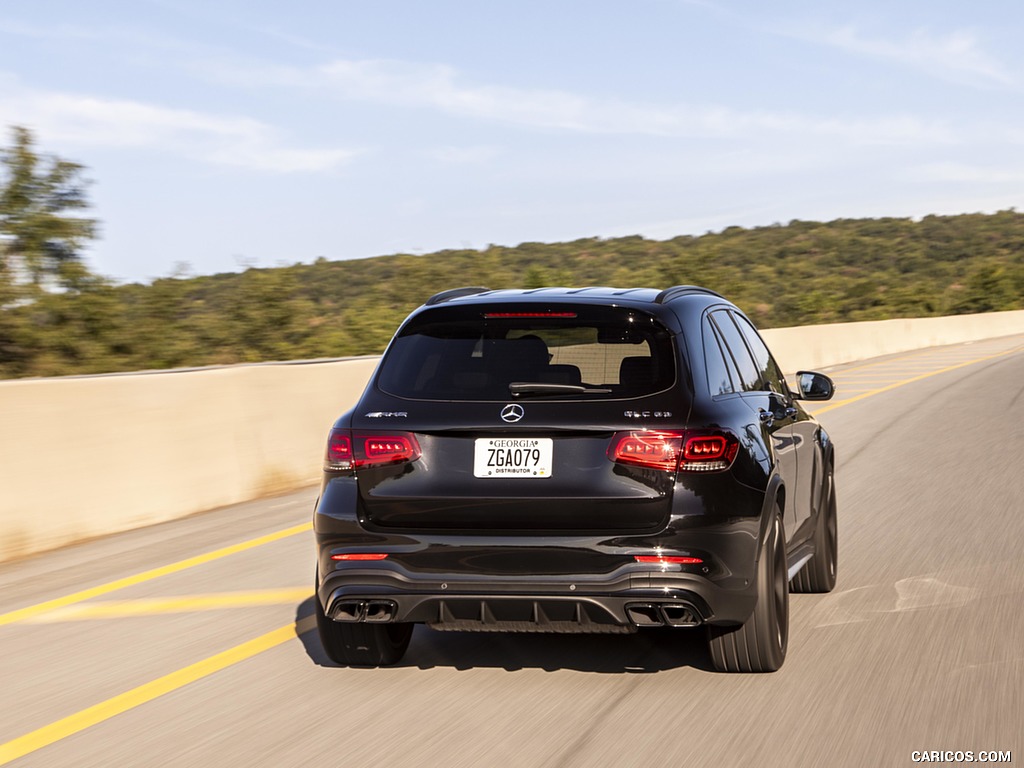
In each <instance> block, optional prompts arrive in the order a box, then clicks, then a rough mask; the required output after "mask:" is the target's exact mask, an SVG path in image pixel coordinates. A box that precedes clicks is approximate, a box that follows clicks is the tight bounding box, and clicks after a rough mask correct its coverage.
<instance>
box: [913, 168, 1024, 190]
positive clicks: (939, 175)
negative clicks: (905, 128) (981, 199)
mask: <svg viewBox="0 0 1024 768" xmlns="http://www.w3.org/2000/svg"><path fill="white" fill-rule="evenodd" d="M908 176H909V178H910V179H911V180H912V181H923V182H954V183H969V184H985V185H1000V184H1014V185H1020V184H1021V183H1024V168H1007V167H1006V166H1005V165H1004V166H1000V167H998V168H993V167H991V166H983V165H969V164H967V163H928V164H926V165H922V166H919V167H917V168H914V169H912V170H911V171H910V172H909V174H908Z"/></svg>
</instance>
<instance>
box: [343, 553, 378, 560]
mask: <svg viewBox="0 0 1024 768" xmlns="http://www.w3.org/2000/svg"><path fill="white" fill-rule="evenodd" d="M387 556H388V555H387V553H386V552H350V553H348V554H344V555H331V560H386V559H387Z"/></svg>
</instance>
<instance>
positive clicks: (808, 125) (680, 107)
mask: <svg viewBox="0 0 1024 768" xmlns="http://www.w3.org/2000/svg"><path fill="white" fill-rule="evenodd" d="M196 72H197V73H200V72H201V73H202V74H203V75H204V76H206V77H213V78H215V79H217V80H218V81H219V82H221V83H224V84H231V85H235V86H244V87H249V88H261V87H267V86H271V85H273V86H277V87H286V88H290V89H306V90H311V91H315V92H316V93H317V95H318V97H322V96H326V95H329V94H333V95H334V97H335V98H337V99H341V100H347V101H361V102H369V103H375V104H386V105H392V106H398V107H405V108H410V109H429V110H434V111H438V112H442V113H446V114H449V115H454V116H457V117H463V118H470V119H474V120H484V121H489V122H497V123H506V124H510V125H519V126H524V127H528V128H533V129H543V130H555V131H566V132H575V133H589V134H607V135H635V136H652V137H669V138H715V139H722V138H735V137H754V138H758V137H761V136H765V135H778V134H785V135H788V136H791V137H794V138H798V139H799V138H800V137H808V136H810V137H820V138H826V139H839V140H841V141H845V142H848V143H851V144H908V143H913V144H922V143H927V144H936V143H938V144H942V143H949V142H952V141H955V140H956V137H955V136H954V135H953V133H952V131H951V129H950V128H949V126H947V125H946V124H944V123H942V122H938V121H927V120H921V119H919V118H916V117H913V116H909V115H894V116H881V117H877V118H859V119H855V120H846V119H842V118H833V117H820V116H816V115H808V114H803V113H796V112H771V111H743V110H737V109H733V108H730V107H726V106H720V105H715V104H711V105H708V104H680V103H668V104H647V103H641V102H632V101H625V100H621V99H614V98H604V97H591V96H586V95H581V94H578V93H572V92H569V91H562V90H555V89H546V88H516V87H510V86H503V85H491V84H479V83H472V82H468V80H467V78H466V77H465V76H464V75H462V74H461V73H460V72H459V71H457V70H456V69H454V68H453V67H450V66H447V65H442V64H421V63H415V62H407V61H398V60H392V59H336V60H333V61H331V62H328V63H326V64H324V65H321V66H319V67H314V68H310V69H299V68H294V67H292V68H289V67H276V68H275V67H271V68H259V67H257V68H248V67H239V66H234V65H225V64H224V63H220V64H219V65H215V64H213V63H212V62H207V63H206V64H204V66H203V67H202V69H199V68H196Z"/></svg>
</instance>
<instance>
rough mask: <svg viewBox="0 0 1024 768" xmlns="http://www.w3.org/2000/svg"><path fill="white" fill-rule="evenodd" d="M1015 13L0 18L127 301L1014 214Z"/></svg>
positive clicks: (19, 71)
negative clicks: (591, 249)
mask: <svg viewBox="0 0 1024 768" xmlns="http://www.w3.org/2000/svg"><path fill="white" fill-rule="evenodd" d="M1022 36H1024V4H1021V3H1019V2H983V1H981V2H977V3H964V2H962V1H960V2H945V1H944V0H932V1H931V2H916V1H910V2H901V1H900V0H896V1H895V2H893V0H889V2H879V1H878V0H861V1H860V2H858V3H842V4H840V3H822V2H785V1H783V2H773V3H762V2H752V1H751V2H728V1H727V0H721V1H719V0H636V1H635V2H632V3H624V2H610V1H605V0H596V1H595V0H588V1H587V2H583V1H582V0H580V1H579V2H569V1H568V0H566V1H561V2H560V1H559V0H547V1H546V2H535V1H534V0H516V2H504V3H497V2H483V1H480V0H478V1H477V2H470V1H469V0H465V1H464V2H455V1H454V0H450V1H446V0H433V1H432V2H429V3H427V2H412V1H411V0H406V1H403V2H396V1H391V0H375V1H374V2H365V0H364V2H358V3H356V2H348V1H347V0H338V1H337V2H324V1H319V2H296V3H291V4H283V3H280V2H264V1H263V0H257V1H245V2H243V1H242V0H225V1H223V2H217V3H212V2H195V1H193V0H150V1H149V2H143V1H136V2H127V0H125V1H124V2H113V1H112V0H107V1H106V2H104V1H103V0H91V1H90V2H88V3H82V2H71V1H70V0H64V1H59V0H52V1H50V2H45V1H44V2H35V3H12V2H7V3H2V4H0V126H2V127H3V128H4V134H3V141H2V143H3V144H5V145H6V144H8V143H9V138H10V137H9V133H8V132H7V127H8V126H11V125H15V124H16V125H24V126H27V127H29V128H30V129H32V130H33V131H34V133H35V135H36V136H37V139H38V143H39V148H40V149H42V150H44V151H48V152H52V153H56V154H59V155H61V156H62V157H65V158H67V159H72V160H76V161H78V162H80V163H82V164H84V165H86V166H88V176H89V178H91V179H92V180H93V185H92V187H91V198H92V200H93V202H94V214H95V215H96V216H97V217H98V218H99V219H100V220H101V222H102V236H101V239H100V240H98V241H97V242H96V243H95V244H94V245H93V246H92V247H91V248H90V249H89V251H88V253H87V255H86V256H87V260H88V263H89V264H90V266H91V267H92V268H94V269H95V270H97V271H98V272H100V273H102V274H105V275H108V276H110V277H112V278H114V279H116V280H118V281H133V280H147V279H152V278H155V277H160V276H164V275H168V274H171V273H172V272H173V271H174V270H175V269H176V265H178V264H180V263H182V262H186V263H188V264H189V265H190V269H191V273H193V274H208V273H213V272H221V271H228V270H239V269H241V268H244V267H245V266H248V265H258V266H275V265H278V264H290V263H294V262H297V261H303V262H308V261H312V260H313V259H316V258H317V257H320V256H324V257H326V258H328V259H332V260H333V259H348V258H360V257H366V256H375V255H381V254H388V253H396V252H405V253H425V252H430V251H434V250H438V249H442V248H464V247H469V248H485V247H486V246H487V245H488V244H491V243H495V244H501V245H515V244H518V243H520V242H524V241H542V242H554V241H563V240H574V239H576V238H581V237H593V236H599V237H612V236H618V235H630V234H642V235H644V236H646V237H650V238H657V239H664V238H669V237H673V236H675V235H679V234H702V233H704V232H707V231H717V230H720V229H723V228H724V227H727V226H730V225H734V224H738V225H742V226H756V225H767V224H772V223H775V222H780V223H785V222H788V221H790V220H791V219H805V220H807V219H813V220H829V219H833V218H841V217H845V218H850V217H861V216H913V217H919V216H923V215H926V214H928V213H963V212H974V211H986V212H991V211H996V210H1000V209H1005V208H1010V207H1018V208H1019V207H1024V98H1022V96H1024V68H1022V59H1024V46H1022V45H1021V44H1020V40H1021V38H1022Z"/></svg>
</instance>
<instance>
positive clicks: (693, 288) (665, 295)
mask: <svg viewBox="0 0 1024 768" xmlns="http://www.w3.org/2000/svg"><path fill="white" fill-rule="evenodd" d="M689 293H703V294H706V295H708V296H717V297H718V298H720V299H724V298H725V297H724V296H723V295H722V294H720V293H715V292H714V291H712V290H711V289H710V288H701V287H700V286H699V285H673V286H672V287H671V288H666V289H665V290H664V291H662V292H661V293H659V294H658V295H657V296H655V297H654V303H655V304H664V303H665V302H666V301H671V300H672V299H677V298H679V297H680V296H686V295H687V294H689Z"/></svg>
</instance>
